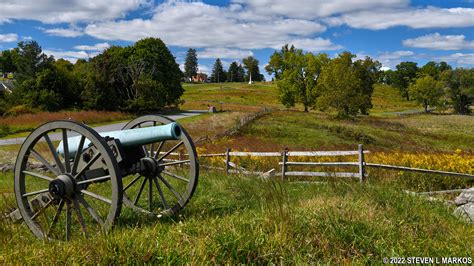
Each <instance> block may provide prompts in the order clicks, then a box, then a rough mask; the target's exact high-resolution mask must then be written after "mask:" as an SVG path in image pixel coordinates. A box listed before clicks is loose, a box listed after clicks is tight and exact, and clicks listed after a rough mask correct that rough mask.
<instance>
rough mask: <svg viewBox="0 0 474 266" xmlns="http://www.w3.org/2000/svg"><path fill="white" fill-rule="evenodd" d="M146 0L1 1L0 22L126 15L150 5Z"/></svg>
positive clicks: (74, 21)
mask: <svg viewBox="0 0 474 266" xmlns="http://www.w3.org/2000/svg"><path fill="white" fill-rule="evenodd" d="M150 4H151V2H149V1H148V0H94V1H63V0H35V1H34V2H32V1H31V0H4V1H2V3H1V12H0V21H4V22H8V21H11V20H15V19H32V20H38V21H41V22H43V23H76V22H88V21H103V20H110V19H116V18H122V17H125V14H126V13H127V12H130V11H132V10H136V9H138V8H140V7H144V6H150Z"/></svg>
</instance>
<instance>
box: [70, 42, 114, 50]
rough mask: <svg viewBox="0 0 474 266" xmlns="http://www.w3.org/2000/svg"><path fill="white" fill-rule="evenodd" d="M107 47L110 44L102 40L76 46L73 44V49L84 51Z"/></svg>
mask: <svg viewBox="0 0 474 266" xmlns="http://www.w3.org/2000/svg"><path fill="white" fill-rule="evenodd" d="M109 47H110V44H108V43H106V42H103V43H97V44H94V45H77V46H74V49H77V50H84V51H103V50H105V49H107V48H109Z"/></svg>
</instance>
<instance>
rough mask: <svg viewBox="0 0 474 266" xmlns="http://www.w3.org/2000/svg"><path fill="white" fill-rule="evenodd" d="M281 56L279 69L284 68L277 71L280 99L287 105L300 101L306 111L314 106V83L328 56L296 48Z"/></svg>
mask: <svg viewBox="0 0 474 266" xmlns="http://www.w3.org/2000/svg"><path fill="white" fill-rule="evenodd" d="M281 58H282V61H281V67H282V68H281V69H284V70H282V71H281V73H279V75H278V80H277V86H278V90H279V97H280V101H281V102H282V103H283V104H284V105H285V106H287V107H292V106H295V104H296V103H301V104H303V106H304V110H305V112H307V111H308V108H309V107H312V106H314V103H315V100H316V97H317V95H316V91H315V90H316V85H317V84H318V79H319V77H320V74H321V70H322V68H323V66H324V65H326V64H327V63H328V62H329V58H328V56H327V55H326V54H318V55H317V56H315V55H313V54H312V53H306V54H304V53H303V51H302V50H296V49H293V50H291V51H286V52H284V53H283V54H282V55H281ZM277 71H280V70H277Z"/></svg>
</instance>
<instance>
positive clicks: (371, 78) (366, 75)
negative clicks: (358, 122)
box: [353, 57, 382, 115]
mask: <svg viewBox="0 0 474 266" xmlns="http://www.w3.org/2000/svg"><path fill="white" fill-rule="evenodd" d="M353 67H354V70H355V74H356V76H357V78H358V79H359V80H360V81H361V88H360V90H359V94H360V101H362V102H361V103H360V112H361V114H363V115H367V114H368V109H371V108H372V93H373V92H374V87H373V86H374V84H375V83H377V81H378V80H379V79H380V76H381V72H380V68H381V67H382V64H380V62H378V61H375V60H372V59H371V58H370V57H366V58H365V59H364V60H357V61H355V62H354V63H353Z"/></svg>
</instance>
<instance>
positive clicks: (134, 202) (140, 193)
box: [133, 178, 148, 205]
mask: <svg viewBox="0 0 474 266" xmlns="http://www.w3.org/2000/svg"><path fill="white" fill-rule="evenodd" d="M147 179H148V178H144V179H143V182H142V184H141V186H140V191H138V194H137V196H136V197H135V200H134V201H133V204H134V205H137V203H138V200H139V199H140V196H141V195H142V192H143V188H144V187H145V184H146V181H147Z"/></svg>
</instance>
